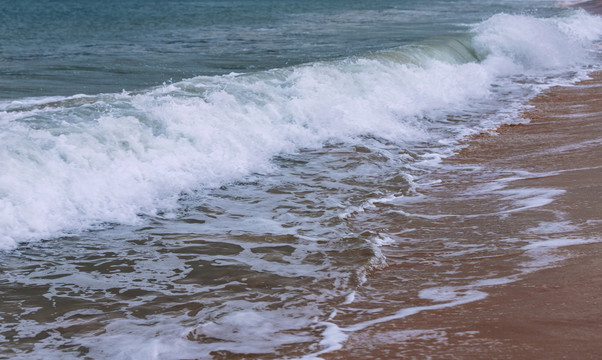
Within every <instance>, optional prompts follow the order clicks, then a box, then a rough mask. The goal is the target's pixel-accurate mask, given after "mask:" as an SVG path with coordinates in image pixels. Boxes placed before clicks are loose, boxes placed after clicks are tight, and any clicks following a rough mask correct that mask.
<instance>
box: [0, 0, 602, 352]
mask: <svg viewBox="0 0 602 360" xmlns="http://www.w3.org/2000/svg"><path fill="white" fill-rule="evenodd" d="M555 5H556V4H555V3H554V2H552V1H468V0H467V1H459V0H458V1H424V0H421V1H411V0H408V1H385V0H383V1H355V2H351V3H350V2H346V1H303V2H293V1H267V0H266V1H246V0H239V1H222V2H219V1H193V0H180V1H138V0H122V1H112V0H111V1H105V2H103V3H99V2H93V1H67V0H64V1H47V2H40V1H27V0H23V1H18V2H17V1H6V2H2V4H0V51H1V52H0V249H1V250H2V252H1V253H0V266H1V267H2V274H1V276H0V293H1V294H2V300H3V301H2V302H1V304H0V317H1V319H2V323H1V325H0V344H1V345H0V346H1V347H0V348H1V349H2V351H1V352H0V354H1V355H0V356H7V357H10V358H23V359H31V358H45V359H47V358H78V357H81V358H86V357H89V358H116V359H150V358H161V359H178V358H212V357H215V358H219V357H225V358H227V357H229V356H234V354H247V355H245V356H246V357H258V358H283V357H303V356H310V357H311V356H318V355H316V354H320V353H321V352H323V351H325V350H329V349H333V348H336V347H337V346H338V345H339V344H340V342H341V341H343V340H344V338H345V336H346V335H345V334H344V333H342V332H341V330H340V329H339V328H338V327H336V326H335V325H333V324H332V323H331V322H330V320H332V319H331V318H332V316H333V311H335V310H336V305H337V304H344V303H351V302H353V300H354V294H355V292H354V291H355V290H356V289H358V288H359V287H361V286H364V285H365V284H366V283H369V281H370V280H369V276H368V274H369V273H370V271H371V270H373V269H378V268H384V267H385V266H386V265H385V264H386V258H384V257H383V256H382V254H381V252H380V250H379V246H381V245H383V244H391V243H395V242H398V241H401V240H400V238H399V237H395V236H388V235H387V234H386V233H384V232H383V231H380V230H379V231H378V232H377V231H375V229H373V228H371V224H372V223H373V220H371V221H362V220H361V219H362V217H361V216H359V215H361V214H363V213H366V212H369V211H371V209H373V208H375V207H376V205H377V204H395V203H396V202H398V201H399V199H405V200H404V201H409V202H410V203H411V201H413V200H412V199H418V198H420V197H421V196H422V195H421V194H420V192H419V191H417V186H418V185H417V183H418V182H419V181H417V179H419V180H420V181H421V184H423V185H424V184H427V183H428V181H431V180H432V179H431V180H429V179H430V178H429V174H431V173H432V171H433V169H436V168H437V167H438V166H439V162H440V159H441V158H443V157H445V156H447V155H449V154H451V153H453V151H454V150H455V149H457V146H458V141H459V140H461V139H462V138H463V137H465V136H467V135H470V134H474V133H477V132H480V131H483V130H486V129H491V128H494V127H495V126H497V125H499V124H502V123H512V122H520V121H523V120H521V119H520V118H519V114H520V111H521V109H523V106H524V105H525V101H526V99H529V98H530V97H533V96H534V95H535V94H537V93H538V92H540V91H542V90H544V89H547V88H549V87H551V86H553V85H557V84H568V83H571V82H573V81H575V80H577V79H580V78H584V77H585V76H586V74H587V72H589V71H592V70H594V69H597V68H598V66H599V55H598V54H597V52H596V50H595V49H596V48H595V46H594V45H595V43H596V42H598V41H599V40H600V37H601V35H602V19H601V18H600V17H597V16H593V15H589V14H587V13H585V12H584V11H580V10H579V11H578V10H572V9H567V8H562V7H558V6H555ZM494 190H495V189H494ZM486 191H492V189H489V190H486ZM555 191H556V192H555ZM557 191H560V190H549V189H543V190H542V191H541V193H538V194H535V195H533V194H530V195H529V196H523V197H521V195H520V194H518V195H517V194H507V196H508V198H511V199H513V200H516V201H518V203H519V204H518V205H519V207H518V208H517V209H519V210H520V209H522V207H525V206H527V207H528V206H541V205H544V204H546V201H553V198H554V196H556V195H557ZM531 195H533V196H531ZM517 199H518V200H517ZM521 201H522V202H521ZM537 201H539V202H537ZM406 204H407V202H406ZM391 206H394V205H391ZM521 206H522V207H521ZM404 209H407V207H404ZM397 211H398V212H399V211H402V210H397ZM403 211H405V210H403ZM517 211H518V210H517ZM414 215H417V216H420V214H414ZM424 216H432V215H424ZM437 216H440V215H437ZM398 226H403V224H398ZM381 230H382V229H381ZM466 246H467V245H466V244H460V245H458V249H463V248H465V247H466ZM458 251H460V250H458ZM434 261H436V259H435V260H434ZM482 281H484V282H486V281H490V280H487V279H482ZM497 281H498V282H499V281H503V280H497ZM450 291H451V290H450ZM453 292H454V291H451V293H453ZM420 294H422V295H420V296H421V297H422V298H429V299H430V298H433V296H435V298H437V296H439V295H440V292H437V294H439V295H437V294H435V295H433V294H431V292H429V291H427V290H421V292H420ZM425 294H426V295H425ZM448 295H449V294H448ZM446 296H447V295H446ZM463 296H464V297H462V298H460V299H455V300H453V296H452V297H451V298H449V299H448V297H449V296H447V297H445V296H444V298H445V299H443V300H441V299H442V298H441V297H440V296H439V300H440V301H445V300H446V299H447V300H449V301H450V302H449V303H447V304H448V305H449V304H450V306H452V305H455V304H460V303H464V302H466V301H472V300H476V299H479V298H481V297H482V293H481V292H480V291H477V290H474V289H472V288H471V289H470V291H469V292H467V293H464V295H463ZM433 306H434V308H441V307H445V306H443V305H433ZM423 308H424V309H423ZM423 308H420V309H419V310H418V311H422V310H428V309H429V306H426V307H423ZM413 309H414V310H412V309H410V310H408V309H406V310H405V312H403V311H402V310H400V312H399V314H401V315H403V314H405V313H412V311H415V310H416V308H413ZM396 314H397V313H396ZM401 315H400V316H401ZM391 316H393V317H395V316H396V315H391ZM383 319H384V320H383ZM381 320H382V321H385V320H386V317H382V318H381ZM379 321H380V320H379ZM362 324H363V325H362ZM366 324H368V323H367V322H360V321H358V324H356V325H355V327H356V328H361V327H362V326H364V325H365V326H368V325H366ZM350 329H353V327H349V328H348V329H347V330H346V331H351V330H350ZM253 354H255V355H253ZM311 354H314V355H311Z"/></svg>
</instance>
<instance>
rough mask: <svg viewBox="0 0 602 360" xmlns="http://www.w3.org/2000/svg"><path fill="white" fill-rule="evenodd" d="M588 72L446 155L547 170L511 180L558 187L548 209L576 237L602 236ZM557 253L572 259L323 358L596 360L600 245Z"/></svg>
mask: <svg viewBox="0 0 602 360" xmlns="http://www.w3.org/2000/svg"><path fill="white" fill-rule="evenodd" d="M592 76H593V79H592V80H588V81H584V82H581V83H579V84H577V85H576V86H573V87H557V88H554V89H552V90H551V91H549V92H546V93H545V94H542V95H540V96H538V97H537V98H536V99H534V100H533V101H532V104H533V106H534V108H533V109H532V110H531V111H529V112H528V113H527V114H526V117H528V118H529V119H530V120H531V122H530V123H529V124H525V125H514V126H502V127H501V128H500V129H498V131H497V132H496V133H493V134H483V135H480V136H476V137H475V138H474V139H472V140H471V141H470V143H469V146H468V147H467V148H465V149H464V150H463V151H461V153H460V154H458V156H456V157H455V158H453V159H451V160H449V161H450V162H451V163H454V164H457V165H460V166H462V165H465V164H471V163H476V164H481V165H483V166H484V168H490V169H496V170H500V169H516V168H520V169H524V170H527V171H531V172H541V173H544V172H545V173H547V174H546V175H544V176H541V177H537V178H531V179H528V180H520V181H519V182H518V184H516V186H522V187H529V186H531V187H548V188H549V187H551V188H557V189H563V190H565V193H564V194H562V196H559V197H558V198H557V199H556V201H554V202H553V203H552V204H551V205H549V208H550V209H551V210H552V211H558V212H562V214H563V216H564V218H565V219H568V220H569V221H570V222H571V223H573V224H579V225H580V230H579V231H578V232H577V233H575V234H573V235H574V236H579V237H581V238H589V239H592V240H601V241H602V204H601V200H602V181H601V180H602V73H596V74H593V75H592ZM550 172H554V173H550ZM467 181H470V179H468V180H467ZM509 231H510V230H509ZM565 249H568V250H565V251H569V252H570V254H571V258H570V259H569V260H566V261H564V262H563V263H561V264H560V266H559V267H556V268H552V269H545V270H541V271H537V272H533V273H530V274H528V275H526V276H524V277H523V278H522V279H521V280H519V281H517V282H514V283H511V284H507V285H499V286H496V287H490V288H487V289H486V291H487V292H488V293H489V296H488V297H487V298H486V299H485V300H482V301H477V302H473V303H469V304H465V305H462V306H457V307H452V308H446V309H443V310H435V311H425V312H421V313H418V314H416V315H412V316H409V317H406V318H403V319H398V320H393V321H389V322H385V323H381V324H378V325H375V326H371V327H368V328H366V329H364V330H362V331H358V332H355V333H352V334H350V337H349V340H348V341H347V342H346V343H345V345H344V347H343V349H341V350H340V351H336V352H332V353H329V354H324V355H322V356H323V357H324V358H328V359H414V358H415V359H427V358H429V359H486V358H489V359H602V244H600V243H598V244H590V245H579V246H573V247H569V248H565ZM392 254H394V251H393V252H392ZM387 255H388V254H387ZM394 271H395V270H394V269H393V270H392V269H390V268H389V269H387V270H385V271H381V272H377V273H375V274H373V275H372V277H371V279H370V283H372V284H376V285H375V286H378V284H379V282H380V283H382V284H387V283H386V282H385V281H384V280H383V279H384V278H385V277H387V276H388V277H392V276H394V275H392V274H394ZM387 274H388V275H387ZM385 286H386V285H385ZM418 330H419V331H421V332H420V333H419V334H420V335H419V336H411V334H412V331H418ZM408 334H409V335H408ZM416 334H418V333H416Z"/></svg>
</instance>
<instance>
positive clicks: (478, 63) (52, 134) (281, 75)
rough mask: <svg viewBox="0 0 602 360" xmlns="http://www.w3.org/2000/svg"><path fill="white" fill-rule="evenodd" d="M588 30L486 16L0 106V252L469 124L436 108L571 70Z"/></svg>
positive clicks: (586, 46) (585, 55)
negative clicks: (371, 48) (275, 63)
mask: <svg viewBox="0 0 602 360" xmlns="http://www.w3.org/2000/svg"><path fill="white" fill-rule="evenodd" d="M601 34H602V20H601V19H600V18H599V17H596V16H592V15H588V14H587V13H585V12H582V11H575V12H572V13H571V14H570V15H568V16H565V17H559V18H554V19H538V18H534V17H530V16H523V15H506V14H500V15H496V16H494V17H492V18H490V19H488V20H486V21H484V22H482V23H480V24H478V25H476V26H475V27H474V29H473V30H472V33H471V34H469V35H467V36H468V39H469V40H468V41H467V40H466V39H467V37H466V36H464V35H463V36H459V37H458V38H453V39H447V40H446V39H441V40H437V41H427V42H425V43H421V44H413V45H411V46H404V47H400V48H397V49H389V50H386V51H382V52H377V53H373V54H370V55H367V56H359V57H354V58H348V59H344V60H339V61H333V62H317V63H310V64H305V65H300V66H295V67H290V68H283V69H273V70H270V71H264V72H258V73H249V74H230V75H226V76H216V77H196V78H193V79H189V80H184V81H181V82H178V83H174V84H169V85H164V86H161V87H158V88H154V89H150V90H146V91H142V92H138V93H125V92H124V93H121V94H102V95H96V96H84V95H78V96H73V97H64V98H56V97H52V98H41V99H40V98H36V99H21V100H18V101H12V102H4V103H1V104H0V144H1V145H0V169H2V172H1V173H0V249H11V248H14V247H16V246H17V244H18V243H19V242H24V241H33V240H39V239H42V238H52V237H57V236H61V235H65V234H71V233H78V232H81V231H83V230H87V229H91V228H95V227H100V228H102V227H103V226H106V224H107V223H118V224H140V223H141V222H143V221H144V220H143V217H141V215H146V216H158V215H160V216H164V217H169V216H176V215H175V214H176V212H177V209H178V199H179V197H180V196H181V195H182V194H185V193H187V192H191V191H195V190H202V189H204V188H208V187H214V186H219V185H221V184H224V183H227V182H229V181H233V180H236V179H240V178H242V177H244V176H247V175H249V174H251V173H264V174H265V173H270V172H271V171H275V168H274V165H273V163H272V162H271V159H272V158H273V157H274V156H275V155H277V154H281V153H292V152H296V151H298V150H299V149H303V148H316V147H321V146H323V145H324V144H326V143H340V142H348V143H362V141H363V139H365V138H366V137H372V138H380V139H385V140H386V141H391V142H394V143H395V144H397V145H398V146H400V147H401V148H411V147H412V146H413V144H415V143H416V142H417V141H422V142H424V141H427V142H428V141H443V140H446V139H442V136H447V137H449V136H452V137H453V136H459V134H462V128H463V127H467V126H468V127H470V126H475V125H476V124H474V123H472V124H471V123H466V124H458V123H456V124H448V123H447V122H446V119H447V116H448V115H450V114H454V113H455V112H459V111H463V110H464V109H466V108H468V107H471V106H474V105H473V104H474V103H478V101H482V100H486V99H490V98H494V97H495V96H497V95H496V94H495V92H494V91H493V90H492V85H494V84H496V83H498V82H500V77H501V76H508V75H515V74H521V76H525V75H524V74H529V73H537V74H541V73H542V72H546V71H551V69H552V70H554V71H564V70H570V69H572V70H575V69H578V68H579V66H583V65H587V64H588V63H590V62H591V59H590V58H591V56H592V55H591V49H590V48H591V44H592V42H595V41H597V40H598V39H599V37H600V35H601ZM516 100H517V101H518V99H516ZM451 126H454V128H451ZM442 128H445V129H446V131H441V129H442ZM441 134H445V135H441ZM450 134H451V135H450ZM447 140H449V139H447Z"/></svg>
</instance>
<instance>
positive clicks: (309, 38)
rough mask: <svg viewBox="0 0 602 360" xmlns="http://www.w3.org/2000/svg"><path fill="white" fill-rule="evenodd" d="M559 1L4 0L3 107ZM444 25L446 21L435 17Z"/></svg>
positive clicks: (363, 42)
mask: <svg viewBox="0 0 602 360" xmlns="http://www.w3.org/2000/svg"><path fill="white" fill-rule="evenodd" d="M550 3H551V2H550V1H526V2H525V1H522V2H521V1H505V2H499V1H408V0H406V1H353V2H348V1H265V0H260V1H196V0H181V1H174V0H167V1H142V0H141V1H133V0H128V1H115V0H110V1H105V2H103V3H102V4H100V3H98V2H97V1H88V0H86V1H75V0H74V1H65V0H63V1H35V0H24V1H3V2H2V3H1V4H0V36H1V38H0V39H1V42H0V46H1V48H0V49H1V55H0V64H1V66H0V99H15V98H21V97H30V96H53V95H73V94H79V93H85V94H98V93H105V92H119V91H121V90H123V89H125V90H127V91H131V90H142V89H145V88H147V87H150V86H156V85H160V84H162V83H164V82H177V81H180V80H182V79H184V78H191V77H194V76H199V75H219V74H228V73H230V72H255V71H262V70H268V69H274V68H281V67H285V66H293V65H298V64H301V63H308V62H315V61H321V60H332V59H340V58H343V57H348V56H354V55H361V54H366V53H370V52H373V51H378V50H382V49H387V48H392V47H396V46H400V45H404V44H409V43H413V42H416V41H420V40H424V39H428V38H432V37H436V36H441V35H446V34H455V33H458V32H465V31H466V30H467V24H471V23H475V22H478V21H481V20H484V19H486V18H487V17H488V16H490V15H492V14H495V13H499V12H510V13H517V12H521V13H535V12H537V13H540V14H542V15H549V14H553V13H557V12H558V10H557V9H553V8H551V7H549V6H548V5H549V4H550ZM435 19H436V20H435Z"/></svg>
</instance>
